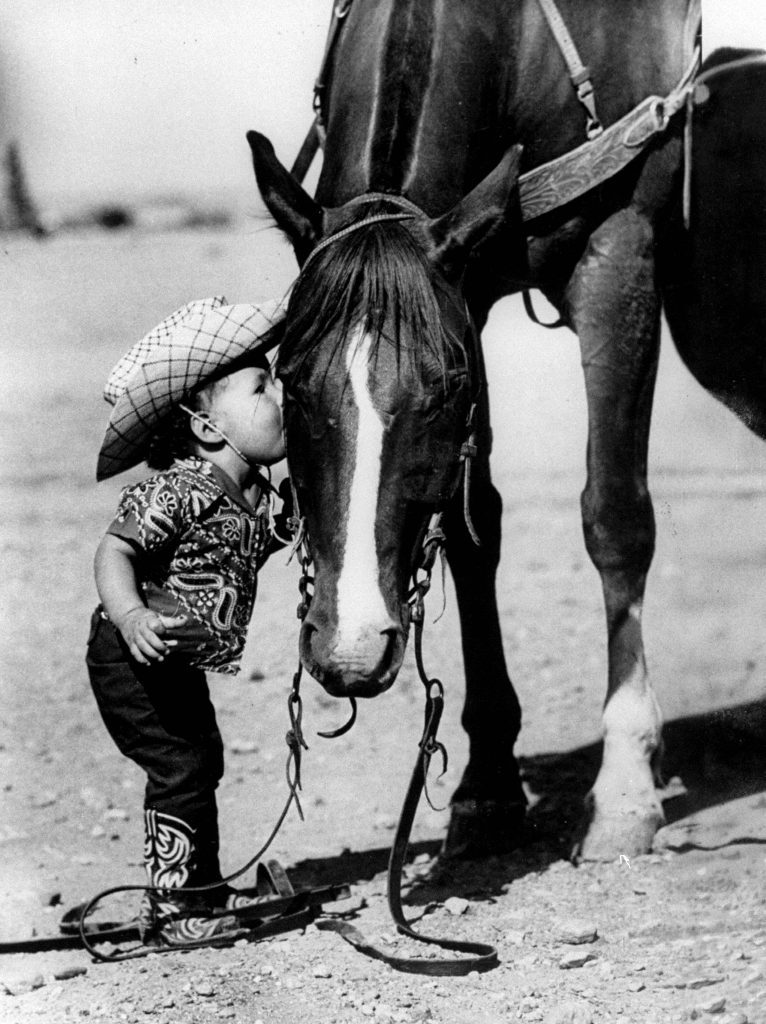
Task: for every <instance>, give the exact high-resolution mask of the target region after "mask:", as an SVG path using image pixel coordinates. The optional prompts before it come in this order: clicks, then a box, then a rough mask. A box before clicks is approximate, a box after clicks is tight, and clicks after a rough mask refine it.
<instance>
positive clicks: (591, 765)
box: [290, 700, 766, 903]
mask: <svg viewBox="0 0 766 1024" xmlns="http://www.w3.org/2000/svg"><path fill="white" fill-rule="evenodd" d="M663 740H664V750H663V756H662V762H661V773H662V778H663V780H664V781H665V783H667V788H666V790H665V799H664V808H665V815H666V818H667V822H668V824H669V825H672V824H674V823H676V822H680V821H682V820H683V819H685V818H688V817H690V816H692V815H695V814H698V813H699V812H701V811H704V810H706V809H709V808H713V807H717V806H720V805H723V804H727V803H730V802H733V801H736V800H739V799H741V798H742V797H750V796H754V795H756V794H759V793H762V792H765V791H766V700H762V701H753V702H751V703H748V704H741V705H736V706H733V707H728V708H721V709H719V710H715V711H711V712H707V713H705V714H700V715H692V716H689V717H686V718H679V719H675V720H673V721H670V722H668V723H666V725H665V728H664V732H663ZM600 759H601V744H600V743H592V744H589V745H588V746H584V747H578V748H577V749H574V750H569V751H566V752H565V753H556V754H538V755H535V756H534V757H524V758H521V759H520V763H521V770H522V775H523V778H524V785H525V788H526V790H527V792H528V794H529V795H530V809H529V813H528V815H527V820H526V823H525V826H524V830H523V833H522V835H521V836H520V839H519V847H518V849H516V850H515V851H513V852H512V853H509V854H508V855H506V856H499V857H489V858H487V859H486V860H484V861H481V862H477V861H466V862H461V861H451V860H450V861H445V860H442V859H438V854H439V848H440V844H439V843H438V842H437V841H427V842H416V843H412V844H410V848H409V858H408V860H409V863H410V864H412V862H413V861H414V860H415V858H419V859H420V861H421V862H423V861H424V860H425V858H424V857H423V856H422V855H424V854H425V855H426V856H427V858H429V859H433V858H437V859H436V860H435V861H433V860H432V861H431V864H430V866H429V868H428V870H427V871H426V872H425V873H416V874H415V877H413V873H412V871H411V870H408V872H407V873H406V877H405V881H404V889H405V893H406V894H407V902H409V903H426V902H429V901H432V900H442V899H444V898H445V897H446V896H448V895H451V894H454V893H459V894H460V895H462V896H473V897H474V898H481V897H491V896H492V895H497V894H499V893H500V892H501V891H502V890H503V887H504V886H507V885H508V884H509V883H511V882H513V880H514V879H516V878H520V877H522V876H524V875H525V874H527V873H529V872H537V871H542V870H544V869H545V868H546V867H548V866H549V865H550V864H551V863H553V862H554V861H557V860H560V859H561V858H563V857H568V856H569V855H570V852H571V850H572V848H573V846H574V844H575V842H576V840H577V838H578V834H579V830H580V828H581V822H582V808H583V800H584V798H585V796H586V794H587V792H588V790H589V788H590V786H591V785H592V783H593V780H594V779H595V777H596V773H597V771H598V766H599V763H600ZM762 799H763V806H764V815H763V816H764V819H766V795H765V796H764V797H763V798H762ZM724 841H725V840H724ZM737 841H738V842H748V841H750V842H763V841H764V840H763V838H762V837H757V836H753V837H751V838H750V839H748V837H747V836H742V837H740V838H739V839H738V840H737ZM692 845H693V844H692ZM679 849H680V852H683V849H684V847H681V848H679ZM388 857H389V848H388V847H379V848H374V849H369V850H360V851H354V852H352V851H350V850H346V851H344V852H343V853H342V854H341V855H340V856H337V857H329V858H316V859H312V860H303V861H299V862H298V863H297V864H295V865H294V866H293V867H292V868H291V872H290V874H291V877H292V878H293V880H294V882H295V884H296V885H297V886H298V887H303V886H313V885H328V884H336V883H340V882H347V883H349V884H354V883H359V882H364V881H369V880H370V879H372V878H374V877H375V876H376V875H380V874H381V873H383V872H385V871H386V869H387V866H388Z"/></svg>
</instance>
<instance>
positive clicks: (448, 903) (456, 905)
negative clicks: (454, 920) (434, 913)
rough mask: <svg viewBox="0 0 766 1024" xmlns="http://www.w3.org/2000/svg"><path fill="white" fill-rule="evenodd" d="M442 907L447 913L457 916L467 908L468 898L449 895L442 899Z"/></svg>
mask: <svg viewBox="0 0 766 1024" xmlns="http://www.w3.org/2000/svg"><path fill="white" fill-rule="evenodd" d="M444 909H445V910H446V911H447V913H448V914H452V915H454V916H455V917H457V916H459V915H460V914H464V913H465V912H466V910H468V900H466V899H463V897H462V896H450V897H449V899H446V900H445V901H444Z"/></svg>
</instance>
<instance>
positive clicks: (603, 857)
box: [572, 811, 665, 863]
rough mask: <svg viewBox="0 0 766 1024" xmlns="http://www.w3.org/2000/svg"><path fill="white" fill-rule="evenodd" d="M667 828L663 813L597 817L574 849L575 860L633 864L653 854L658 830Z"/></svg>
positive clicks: (652, 812)
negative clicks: (633, 859)
mask: <svg viewBox="0 0 766 1024" xmlns="http://www.w3.org/2000/svg"><path fill="white" fill-rule="evenodd" d="M664 824H665V818H664V815H663V814H662V813H661V812H659V813H658V812H657V811H651V812H649V813H648V814H637V813H633V814H630V813H625V814H616V815H596V817H594V819H593V820H592V821H591V823H590V825H589V826H588V829H587V831H586V832H585V834H584V835H583V837H582V839H580V841H579V842H578V843H577V844H576V845H575V848H574V850H573V852H572V860H574V861H575V862H576V863H581V862H582V861H614V860H619V859H620V858H621V857H624V858H627V860H628V861H630V859H631V857H640V856H641V854H644V853H650V852H651V849H652V843H653V842H654V837H655V835H656V833H657V830H658V829H659V828H660V827H661V826H662V825H664Z"/></svg>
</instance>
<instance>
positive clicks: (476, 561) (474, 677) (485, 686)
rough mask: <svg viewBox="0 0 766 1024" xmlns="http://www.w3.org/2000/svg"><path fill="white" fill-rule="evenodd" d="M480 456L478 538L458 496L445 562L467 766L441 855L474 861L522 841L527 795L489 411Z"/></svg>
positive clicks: (475, 486) (474, 491)
mask: <svg viewBox="0 0 766 1024" xmlns="http://www.w3.org/2000/svg"><path fill="white" fill-rule="evenodd" d="M478 428H479V430H478V436H479V451H480V455H479V457H478V458H477V459H476V460H475V464H474V466H473V467H472V481H471V492H470V509H471V517H472V520H473V524H474V527H475V529H476V532H477V533H478V536H479V538H480V540H481V545H480V546H479V547H477V546H476V545H475V544H474V542H473V540H472V539H471V536H470V534H469V532H468V529H467V528H466V524H465V521H464V517H463V508H462V495H461V494H458V495H457V496H456V499H455V501H453V503H452V506H451V507H450V510H449V512H448V514H447V517H446V524H445V525H446V536H447V559H448V562H449V566H450V570H451V572H452V576H453V579H454V582H455V592H456V596H457V603H458V612H459V616H460V629H461V639H462V648H463V662H464V666H465V680H466V690H465V704H464V708H463V714H462V724H463V728H464V729H465V731H466V733H467V734H468V741H469V758H468V764H467V766H466V768H465V771H464V773H463V777H462V779H461V782H460V785H459V786H458V788H457V789H456V791H455V793H454V795H453V797H452V813H451V817H450V825H449V829H448V832H447V837H446V839H445V843H444V849H443V855H444V856H447V857H465V858H478V857H484V856H488V855H492V854H499V853H503V852H507V851H508V850H510V849H513V848H514V847H516V846H518V845H519V844H520V842H521V832H522V825H523V821H524V814H525V811H526V798H525V796H524V792H523V790H522V787H521V779H520V776H519V766H518V763H517V761H516V758H515V757H514V754H513V745H514V743H515V742H516V738H517V736H518V734H519V729H520V728H521V708H520V706H519V701H518V698H517V696H516V693H515V691H514V689H513V685H512V683H511V680H510V677H509V675H508V669H507V667H506V664H505V655H504V653H503V642H502V637H501V634H500V620H499V616H498V610H497V596H496V592H495V577H496V573H497V567H498V563H499V561H500V520H501V516H502V501H501V499H500V495H499V494H498V492H497V490H496V489H495V487H494V486H493V484H492V480H491V477H490V471H489V450H488V449H489V438H490V432H489V410H488V407H487V404H486V402H485V403H484V405H483V407H482V409H481V410H480V416H479V423H478Z"/></svg>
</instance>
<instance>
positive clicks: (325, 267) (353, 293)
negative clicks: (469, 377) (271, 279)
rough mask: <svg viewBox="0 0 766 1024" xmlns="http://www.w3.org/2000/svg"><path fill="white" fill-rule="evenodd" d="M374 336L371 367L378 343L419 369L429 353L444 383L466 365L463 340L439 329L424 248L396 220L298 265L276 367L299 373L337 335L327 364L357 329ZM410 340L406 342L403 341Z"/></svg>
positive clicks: (362, 231)
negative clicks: (300, 267) (389, 344)
mask: <svg viewBox="0 0 766 1024" xmlns="http://www.w3.org/2000/svg"><path fill="white" fill-rule="evenodd" d="M360 325H361V326H362V327H363V329H364V330H365V331H366V332H367V333H369V334H370V335H371V337H372V346H371V350H370V359H371V361H373V362H374V360H375V359H376V357H377V353H378V351H379V348H380V344H381V341H382V339H383V338H386V339H388V340H389V341H391V342H392V343H393V344H394V346H395V349H396V360H397V366H400V365H401V361H402V358H408V359H410V360H411V362H412V363H413V364H414V365H416V366H422V363H423V358H424V356H425V355H426V354H429V355H430V356H431V358H432V359H433V360H434V361H435V362H436V364H437V366H438V368H439V371H440V374H441V376H442V378H443V379H445V380H446V375H447V372H448V370H450V369H452V368H453V367H455V366H457V365H465V362H466V360H467V356H466V351H465V346H464V341H463V339H462V338H452V337H450V336H449V335H448V333H447V332H446V331H445V329H444V326H443V324H442V312H441V309H440V306H439V299H438V295H437V285H436V282H435V280H434V277H433V274H432V272H431V267H430V265H429V263H428V260H427V259H426V255H425V252H424V251H423V248H422V246H421V245H420V244H419V243H418V242H417V240H416V239H415V238H413V236H412V235H411V234H410V232H409V231H408V230H407V229H406V228H405V227H404V226H403V225H402V224H401V223H399V222H397V221H378V222H375V223H372V224H367V225H364V226H362V227H360V228H359V229H358V230H356V231H351V232H349V233H348V234H346V235H343V236H341V237H338V238H337V239H334V240H333V242H332V244H330V245H329V246H327V247H326V248H325V249H323V250H321V251H320V252H317V253H316V255H315V256H314V257H313V258H312V259H310V260H309V261H308V262H307V263H306V264H305V266H304V268H303V270H302V272H301V274H300V275H299V277H298V279H297V281H296V283H295V285H294V287H293V291H292V294H291V296H290V301H289V304H288V308H287V316H286V326H285V333H284V338H283V340H282V344H281V346H280V352H279V358H278V368H279V369H282V368H285V367H286V366H287V364H288V363H289V364H290V367H291V373H292V372H295V373H298V374H299V373H300V371H301V369H302V367H303V365H304V364H305V362H306V360H307V359H308V358H309V357H310V356H311V354H312V353H313V352H314V351H315V349H316V348H317V347H318V346H319V345H320V344H321V343H322V342H323V341H325V340H326V339H327V337H328V335H329V334H330V333H331V332H334V333H335V339H334V346H333V352H332V353H331V360H330V361H332V359H333V358H335V356H336V355H337V354H339V352H340V349H341V346H342V345H343V342H344V340H345V339H346V337H347V336H348V334H349V333H350V332H351V331H352V330H353V329H354V328H356V327H358V326H360ZM405 338H406V339H410V343H406V342H405V341H404V340H403V339H405Z"/></svg>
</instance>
